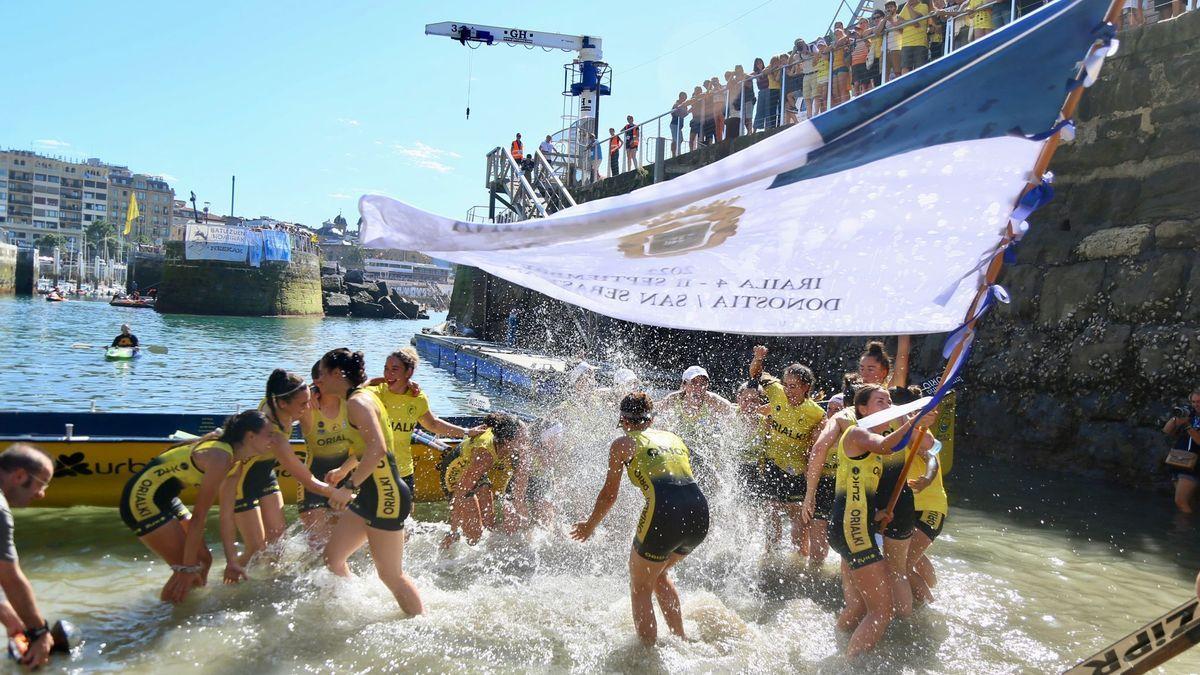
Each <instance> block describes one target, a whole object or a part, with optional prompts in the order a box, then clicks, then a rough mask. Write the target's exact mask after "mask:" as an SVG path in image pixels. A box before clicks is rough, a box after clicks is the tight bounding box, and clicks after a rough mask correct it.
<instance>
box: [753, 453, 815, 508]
mask: <svg viewBox="0 0 1200 675" xmlns="http://www.w3.org/2000/svg"><path fill="white" fill-rule="evenodd" d="M763 482H764V483H765V484H766V488H767V494H768V495H770V498H771V499H772V500H774V501H777V502H787V503H799V502H802V501H804V495H805V494H807V493H808V481H807V480H805V478H804V474H802V473H801V474H798V475H795V476H793V475H792V474H790V473H788V472H787V471H784V470H783V469H781V468H779V465H778V464H776V463H775V462H772V461H770V460H767V462H766V467H764V468H763Z"/></svg>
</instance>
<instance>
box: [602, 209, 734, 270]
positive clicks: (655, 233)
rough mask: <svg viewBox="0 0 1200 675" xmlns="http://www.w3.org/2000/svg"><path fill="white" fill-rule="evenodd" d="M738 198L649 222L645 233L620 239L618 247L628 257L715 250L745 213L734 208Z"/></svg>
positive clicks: (664, 216) (659, 256)
mask: <svg viewBox="0 0 1200 675" xmlns="http://www.w3.org/2000/svg"><path fill="white" fill-rule="evenodd" d="M737 199H738V198H737V197H733V198H732V199H718V200H717V201H715V202H712V203H710V204H705V205H703V206H689V207H688V208H686V209H682V210H680V211H673V212H671V213H668V214H666V215H663V216H659V217H657V218H654V219H652V220H649V221H647V222H646V223H644V225H645V227H646V230H645V231H643V232H638V233H636V234H630V235H626V236H624V237H621V238H620V240H618V244H617V248H618V250H620V251H621V253H623V254H625V257H627V258H666V257H670V256H675V255H683V254H684V253H691V252H692V251H700V250H703V249H708V248H716V247H717V246H720V245H721V244H723V243H725V241H726V240H727V239H729V238H730V237H732V236H733V235H734V234H736V233H737V226H738V219H739V218H741V216H742V214H743V213H745V212H746V209H744V208H742V207H740V206H734V205H733V204H734V202H736V201H737Z"/></svg>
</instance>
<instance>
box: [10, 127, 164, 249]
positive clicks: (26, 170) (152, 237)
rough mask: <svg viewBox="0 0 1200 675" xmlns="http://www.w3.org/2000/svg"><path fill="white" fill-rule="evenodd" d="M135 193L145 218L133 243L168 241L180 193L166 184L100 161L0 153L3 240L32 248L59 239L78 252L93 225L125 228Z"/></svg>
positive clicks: (137, 226)
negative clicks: (104, 223)
mask: <svg viewBox="0 0 1200 675" xmlns="http://www.w3.org/2000/svg"><path fill="white" fill-rule="evenodd" d="M131 192H136V193H137V195H138V210H139V211H140V212H141V217H139V218H138V219H136V220H135V221H134V224H133V228H134V229H133V231H132V232H131V233H130V239H131V240H134V241H151V242H155V241H161V240H162V239H164V238H166V235H167V232H168V230H169V229H170V225H171V202H172V199H173V198H174V195H175V193H174V191H173V190H172V189H171V186H170V185H168V184H167V182H166V181H164V180H163V179H162V178H159V177H157V176H147V175H143V174H134V173H131V172H130V171H129V169H128V168H126V167H120V166H111V165H108V164H105V163H104V162H102V161H100V160H99V159H89V160H87V161H86V162H72V161H70V160H66V159H61V158H55V157H45V156H43V155H39V154H37V153H34V152H30V151H28V150H0V239H3V240H7V241H8V242H9V243H13V244H17V245H19V246H33V245H34V242H35V241H37V240H38V239H40V238H41V237H42V236H43V235H45V234H49V233H55V234H59V235H62V236H63V237H64V238H65V239H66V240H67V246H68V248H74V247H75V246H76V245H77V244H78V243H79V242H80V241H81V240H82V238H83V235H84V232H85V231H86V229H87V226H88V225H89V224H90V223H92V222H93V221H97V220H107V221H108V222H110V223H112V224H113V227H115V228H117V229H121V228H123V227H124V224H125V212H126V211H125V210H126V209H127V208H128V204H129V194H130V193H131Z"/></svg>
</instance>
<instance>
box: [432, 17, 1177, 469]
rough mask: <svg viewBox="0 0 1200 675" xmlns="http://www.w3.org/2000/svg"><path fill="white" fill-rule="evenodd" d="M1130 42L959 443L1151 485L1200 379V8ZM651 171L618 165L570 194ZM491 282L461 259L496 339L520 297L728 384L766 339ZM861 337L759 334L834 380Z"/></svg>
mask: <svg viewBox="0 0 1200 675" xmlns="http://www.w3.org/2000/svg"><path fill="white" fill-rule="evenodd" d="M1121 43H1122V44H1121V50H1120V52H1119V53H1118V54H1117V55H1116V56H1115V57H1113V58H1110V59H1109V60H1108V62H1107V63H1106V65H1105V68H1104V71H1103V73H1102V76H1101V79H1100V81H1099V82H1097V83H1096V85H1095V86H1093V87H1092V88H1091V89H1090V90H1088V92H1087V93H1086V94H1085V96H1084V98H1083V105H1082V106H1081V107H1080V109H1079V110H1078V111H1077V114H1076V119H1077V122H1078V133H1077V137H1076V139H1075V141H1074V142H1073V143H1070V144H1066V145H1064V146H1062V147H1061V148H1060V149H1059V151H1058V153H1057V155H1056V156H1055V159H1054V162H1053V163H1052V165H1051V169H1052V170H1053V171H1054V172H1055V174H1056V183H1055V187H1056V190H1057V196H1056V198H1055V200H1054V201H1053V202H1052V203H1051V204H1050V205H1048V206H1047V207H1045V208H1044V209H1043V210H1042V211H1041V212H1039V213H1038V214H1036V216H1035V217H1034V218H1033V220H1032V222H1031V230H1030V232H1029V234H1028V235H1027V236H1026V237H1025V239H1024V241H1023V242H1022V243H1021V244H1020V246H1019V248H1018V250H1017V261H1016V264H1013V265H1010V266H1007V267H1006V268H1005V270H1004V272H1003V275H1002V276H1001V279H1000V283H1001V284H1002V285H1004V286H1005V288H1007V289H1008V290H1009V292H1010V293H1011V295H1012V298H1013V301H1012V303H1011V304H1010V305H1006V306H1000V307H999V308H998V309H996V310H995V311H993V312H992V314H991V315H990V316H989V317H988V318H987V319H986V320H985V323H984V324H983V325H982V328H981V331H980V335H979V339H978V340H977V342H976V347H975V353H974V354H973V356H972V358H971V362H970V365H969V368H968V372H967V375H966V378H967V381H966V384H965V385H964V386H963V387H962V388H961V389H960V396H959V416H958V429H959V432H958V433H959V441H958V442H959V444H960V447H961V448H962V450H961V451H962V452H967V453H979V454H988V455H996V456H1001V457H1005V458H1007V459H1010V460H1012V461H1016V462H1022V463H1029V464H1033V465H1039V466H1047V467H1054V468H1058V469H1064V470H1068V471H1075V472H1080V473H1090V474H1095V475H1102V476H1104V477H1107V478H1111V479H1115V480H1119V481H1121V482H1124V483H1128V484H1135V485H1141V486H1149V485H1152V484H1162V483H1164V482H1165V480H1166V473H1165V472H1164V471H1163V470H1162V468H1161V460H1162V456H1163V455H1164V454H1165V447H1166V443H1165V439H1164V438H1163V436H1162V434H1161V433H1160V432H1159V429H1160V428H1161V426H1162V423H1163V421H1164V419H1165V416H1166V414H1167V411H1168V410H1169V408H1170V407H1171V406H1172V405H1173V404H1177V403H1180V402H1182V401H1184V400H1186V397H1187V394H1188V392H1189V391H1190V390H1191V389H1192V388H1193V387H1195V386H1196V385H1198V384H1200V12H1192V13H1189V14H1186V15H1184V16H1182V17H1180V18H1177V19H1174V20H1171V21H1166V22H1162V23H1158V24H1154V25H1151V26H1146V27H1143V28H1140V29H1133V30H1129V31H1124V32H1123V33H1122V34H1121ZM753 139H754V137H752V138H751V139H748V140H745V141H743V140H742V139H738V140H737V141H735V143H745V144H749V143H750V142H751V141H752V140H753ZM737 147H741V146H737ZM729 152H730V148H729V146H728V144H720V145H718V146H716V147H714V148H709V149H705V150H704V151H701V152H700V153H692V154H690V155H687V156H685V157H682V158H680V159H679V160H676V161H675V162H674V165H673V166H672V164H673V163H672V162H668V163H667V164H668V171H667V176H668V178H671V177H674V176H675V175H679V174H681V173H683V172H686V171H687V170H690V169H692V168H696V167H698V166H701V165H703V163H705V162H709V161H716V160H717V159H719V158H720V157H722V156H724V155H726V154H728V153H729ZM692 155H696V157H693V156H692ZM648 180H649V178H648V177H639V176H637V175H636V174H626V175H623V176H619V177H617V178H616V179H615V180H608V181H603V182H601V183H599V184H598V185H596V186H594V187H593V188H591V189H589V190H587V191H579V192H577V193H576V199H577V200H578V201H581V202H582V201H588V200H590V199H596V198H600V197H605V196H609V195H612V194H619V193H621V192H626V191H629V190H632V189H635V188H637V187H640V186H641V185H642V184H644V183H645V182H646V181H648ZM485 276H486V275H484V273H482V272H480V271H478V270H469V271H461V272H460V276H459V278H458V279H456V283H455V298H454V301H453V303H452V308H451V310H452V315H453V316H455V317H456V318H459V320H460V321H461V322H462V323H463V324H464V325H469V326H472V327H474V328H476V330H481V329H482V330H483V332H484V334H486V335H489V336H492V337H497V336H502V335H503V331H504V323H503V322H504V317H505V316H507V314H508V311H509V309H510V308H511V307H513V306H519V307H522V308H523V309H524V314H523V317H524V318H523V320H522V333H523V334H525V335H527V336H530V339H533V338H534V337H536V342H537V343H538V345H539V347H541V348H546V349H556V350H561V351H563V352H565V353H571V352H574V351H575V350H577V349H578V348H580V347H581V346H583V345H584V344H585V343H586V342H589V341H596V340H599V341H601V342H603V343H605V344H610V345H612V344H616V345H621V347H620V348H621V349H623V350H626V351H627V352H629V353H631V354H632V355H633V356H634V357H636V359H637V360H640V361H642V362H647V363H654V364H656V365H660V366H662V367H667V368H676V369H681V368H682V367H685V366H686V365H689V364H691V363H695V362H703V363H704V364H705V365H706V366H707V367H708V368H709V370H710V371H711V372H712V373H713V375H714V377H715V378H716V379H717V380H719V381H724V383H725V385H724V389H728V386H729V385H730V384H731V383H732V382H734V381H736V380H738V379H739V378H742V377H744V372H745V366H746V363H747V361H748V360H749V356H750V349H751V347H752V345H753V344H754V343H756V342H762V341H763V340H761V339H756V338H750V337H746V336H741V335H733V334H719V333H696V332H688V331H676V330H666V329H657V328H648V327H645V326H636V325H633V324H628V323H625V322H620V321H614V320H611V319H606V318H604V317H597V316H595V315H591V314H589V313H586V312H583V311H582V310H579V309H576V308H569V307H566V306H565V305H563V304H562V303H559V302H557V301H553V300H550V299H548V298H546V297H545V296H543V295H541V294H537V293H533V292H531V291H528V290H526V289H523V288H520V287H517V286H514V285H512V284H509V283H507V282H503V281H501V280H499V279H495V278H489V279H488V280H487V283H484V281H483V280H484V278H485ZM585 336H587V337H585ZM865 339H866V336H864V337H862V338H852V339H851V338H839V339H831V338H789V339H771V340H766V341H765V342H766V343H767V344H768V345H769V346H770V347H771V350H772V358H771V359H770V361H769V362H768V367H769V368H771V369H773V370H778V369H779V368H780V367H781V366H782V365H784V364H785V363H786V362H787V361H790V360H800V361H803V362H805V363H810V364H812V365H813V366H814V368H815V369H816V370H818V375H819V377H820V379H821V383H822V385H824V386H825V387H827V388H828V387H832V386H834V385H835V384H836V382H837V381H838V380H839V379H840V373H841V372H843V371H845V370H852V369H853V367H854V364H855V359H856V356H857V353H858V351H859V350H861V347H862V344H863V341H864V340H865ZM944 339H945V336H944V335H934V336H925V337H915V338H914V339H913V344H914V350H913V355H912V370H913V378H912V379H913V380H914V381H917V380H919V379H923V378H927V377H934V376H937V375H938V374H940V372H941V368H942V366H943V361H942V359H941V355H940V350H941V346H942V343H943V341H944ZM893 344H894V343H893ZM723 393H728V392H727V391H723Z"/></svg>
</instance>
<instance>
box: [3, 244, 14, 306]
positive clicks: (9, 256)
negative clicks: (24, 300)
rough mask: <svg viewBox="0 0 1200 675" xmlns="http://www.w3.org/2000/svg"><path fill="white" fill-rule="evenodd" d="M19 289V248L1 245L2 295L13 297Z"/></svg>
mask: <svg viewBox="0 0 1200 675" xmlns="http://www.w3.org/2000/svg"><path fill="white" fill-rule="evenodd" d="M16 287H17V247H16V246H13V245H12V244H0V295H12V294H13V293H15V292H16Z"/></svg>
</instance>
